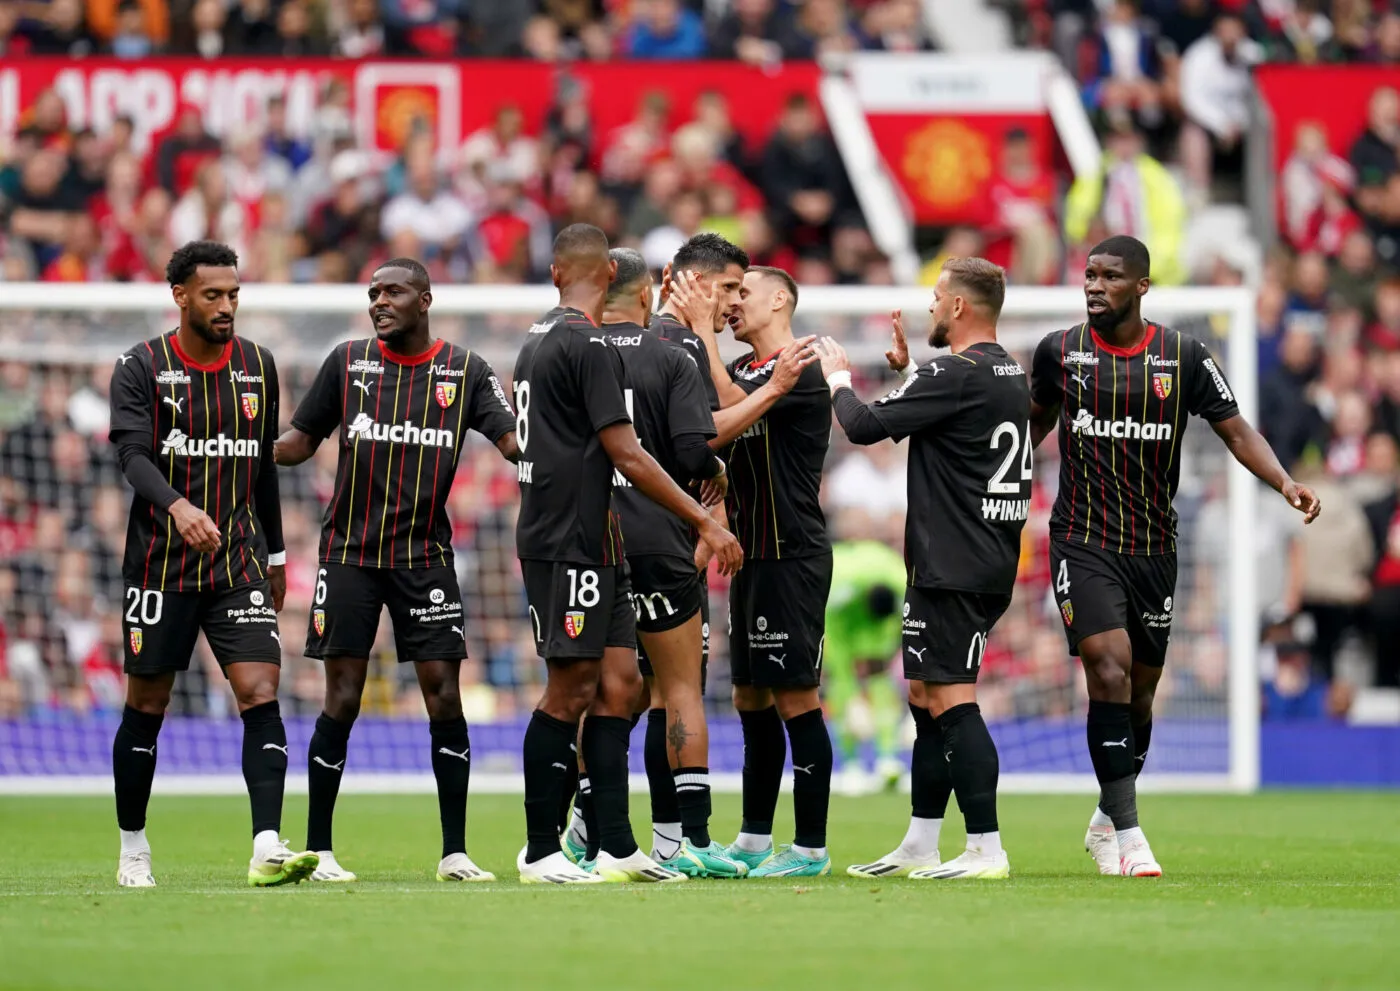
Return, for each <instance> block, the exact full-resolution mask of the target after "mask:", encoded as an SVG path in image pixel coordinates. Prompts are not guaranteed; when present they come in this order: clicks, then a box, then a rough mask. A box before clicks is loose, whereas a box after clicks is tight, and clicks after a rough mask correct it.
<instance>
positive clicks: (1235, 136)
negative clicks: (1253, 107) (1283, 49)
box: [1181, 13, 1261, 196]
mask: <svg viewBox="0 0 1400 991" xmlns="http://www.w3.org/2000/svg"><path fill="white" fill-rule="evenodd" d="M1260 56H1261V52H1260V50H1259V46H1258V45H1257V44H1255V43H1254V42H1253V41H1251V40H1250V38H1249V37H1248V35H1247V34H1246V33H1245V26H1244V22H1243V21H1242V20H1241V19H1240V18H1239V16H1238V15H1236V14H1232V13H1222V14H1220V15H1219V16H1218V17H1217V18H1216V19H1215V26H1214V28H1213V29H1212V31H1211V33H1210V34H1208V35H1206V36H1205V37H1203V38H1201V39H1200V40H1199V41H1197V42H1196V43H1195V44H1193V45H1192V46H1191V47H1190V49H1188V50H1187V51H1186V53H1185V54H1184V55H1183V56H1182V59H1181V104H1182V108H1183V109H1184V111H1185V113H1186V123H1185V124H1184V125H1183V127H1182V129H1181V158H1182V164H1183V165H1184V166H1185V169H1186V175H1187V179H1188V181H1189V182H1190V184H1191V186H1192V187H1193V192H1194V193H1196V194H1198V195H1202V196H1204V195H1208V193H1209V190H1210V184H1211V175H1212V172H1213V169H1214V167H1215V166H1217V165H1224V166H1226V168H1227V169H1228V170H1229V171H1231V172H1233V173H1236V174H1237V173H1238V172H1239V170H1240V167H1241V165H1242V155H1241V149H1242V144H1241V141H1242V139H1243V137H1244V131H1245V128H1246V127H1248V126H1249V95H1250V93H1251V92H1252V88H1253V83H1252V82H1251V80H1250V77H1249V67H1250V66H1251V65H1253V64H1254V63H1255V62H1256V61H1258V60H1259V58H1260Z"/></svg>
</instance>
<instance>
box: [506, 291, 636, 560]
mask: <svg viewBox="0 0 1400 991" xmlns="http://www.w3.org/2000/svg"><path fill="white" fill-rule="evenodd" d="M622 386H623V371H622V358H621V357H620V356H619V354H618V351H617V348H615V347H613V346H612V345H611V344H609V343H608V339H607V337H606V336H605V335H604V334H603V332H602V331H601V330H599V329H598V327H597V326H596V325H595V324H594V323H593V321H592V320H590V319H589V318H588V317H587V316H586V315H585V314H583V313H581V312H579V311H578V310H574V309H567V308H565V307H555V308H554V309H552V310H550V311H549V312H548V313H547V314H545V315H544V317H543V318H542V319H541V320H540V321H539V322H538V323H536V324H535V325H534V326H532V327H531V328H530V332H529V334H528V335H527V336H526V338H525V345H524V347H522V348H521V349H520V355H519V357H517V358H516V360H515V408H516V410H517V428H516V432H515V437H516V442H517V443H518V444H519V445H520V465H519V469H518V477H519V478H520V516H519V518H518V519H517V521H516V525H515V545H516V553H517V555H518V556H519V557H520V559H521V560H522V561H564V562H571V563H577V564H596V565H603V566H606V565H618V564H621V563H622V560H623V547H622V529H621V527H620V526H619V524H618V521H617V518H616V515H615V514H614V513H613V511H612V480H613V464H612V460H611V459H609V457H608V452H607V451H605V450H604V449H603V444H602V441H600V440H599V439H598V431H600V430H602V429H603V428H604V427H610V426H612V425H613V424H614V423H626V422H628V421H629V420H630V419H631V418H630V417H629V416H628V415H627V404H626V400H625V399H624V398H623V394H622Z"/></svg>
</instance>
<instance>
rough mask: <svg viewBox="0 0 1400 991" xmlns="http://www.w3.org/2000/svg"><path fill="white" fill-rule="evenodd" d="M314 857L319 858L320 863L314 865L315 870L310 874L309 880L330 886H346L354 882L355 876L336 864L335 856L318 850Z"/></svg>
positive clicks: (326, 851) (329, 852) (327, 851)
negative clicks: (323, 882)
mask: <svg viewBox="0 0 1400 991" xmlns="http://www.w3.org/2000/svg"><path fill="white" fill-rule="evenodd" d="M316 856H318V857H320V858H321V862H320V863H319V864H317V865H316V869H315V870H314V871H312V872H311V880H313V881H326V882H329V883H331V884H347V883H349V882H350V881H354V880H355V875H354V873H353V872H351V871H347V870H346V869H345V868H344V867H341V866H340V864H339V863H337V862H336V859H335V854H333V853H331V851H329V850H318V851H316Z"/></svg>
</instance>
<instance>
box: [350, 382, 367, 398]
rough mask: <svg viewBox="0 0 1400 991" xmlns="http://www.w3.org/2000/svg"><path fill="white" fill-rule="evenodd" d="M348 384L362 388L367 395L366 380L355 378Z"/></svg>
mask: <svg viewBox="0 0 1400 991" xmlns="http://www.w3.org/2000/svg"><path fill="white" fill-rule="evenodd" d="M350 384H351V385H353V386H354V387H355V388H357V389H360V390H362V391H363V392H364V394H365V395H366V396H368V395H369V387H370V383H368V382H366V381H365V380H364V379H356V380H355V381H353V382H351V383H350Z"/></svg>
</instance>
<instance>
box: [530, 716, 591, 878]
mask: <svg viewBox="0 0 1400 991" xmlns="http://www.w3.org/2000/svg"><path fill="white" fill-rule="evenodd" d="M577 735H578V724H577V723H566V722H564V721H563V720H562V719H555V718H554V717H553V716H551V715H549V714H548V713H546V712H543V711H541V710H539V709H536V710H535V711H534V714H533V715H532V716H531V717H530V725H529V726H527V727H526V728H525V743H524V746H523V750H524V764H525V836H526V840H527V845H526V848H525V862H526V863H529V864H533V863H534V862H535V861H537V860H543V859H544V858H545V857H548V856H549V855H550V854H551V853H558V852H559V830H558V828H557V826H558V821H559V806H560V804H561V803H562V801H563V799H562V798H561V794H562V792H563V789H564V781H565V779H566V778H567V777H568V776H569V768H570V766H573V767H575V768H576V767H578V756H577V755H576V754H575V753H574V738H575V737H576V736H577Z"/></svg>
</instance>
